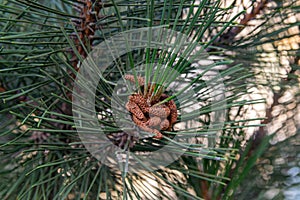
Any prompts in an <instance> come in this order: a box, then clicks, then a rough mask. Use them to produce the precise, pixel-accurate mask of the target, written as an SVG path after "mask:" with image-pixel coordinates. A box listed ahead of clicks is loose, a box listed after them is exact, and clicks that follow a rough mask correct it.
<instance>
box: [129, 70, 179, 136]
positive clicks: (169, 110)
mask: <svg viewBox="0 0 300 200" xmlns="http://www.w3.org/2000/svg"><path fill="white" fill-rule="evenodd" d="M125 79H126V80H129V81H130V82H132V83H136V81H135V78H134V76H133V75H125ZM137 81H138V85H139V86H140V87H141V88H142V90H141V91H143V92H138V93H134V94H132V95H130V96H129V98H128V102H127V103H126V109H127V110H128V111H129V112H130V113H131V116H132V120H133V121H134V123H135V124H136V125H137V126H138V127H139V128H140V129H142V130H143V131H146V132H150V133H153V134H155V138H157V139H161V138H162V137H163V135H162V133H161V131H164V130H168V131H170V130H171V128H172V126H173V124H174V123H175V122H176V121H177V117H178V114H177V107H176V104H175V102H174V100H170V101H167V102H165V103H162V104H159V102H161V101H163V100H165V99H167V98H168V97H169V96H168V95H167V94H164V93H161V92H158V93H156V94H154V88H155V86H156V84H151V83H149V84H148V86H147V88H146V87H145V81H144V79H143V78H142V77H137Z"/></svg>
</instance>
